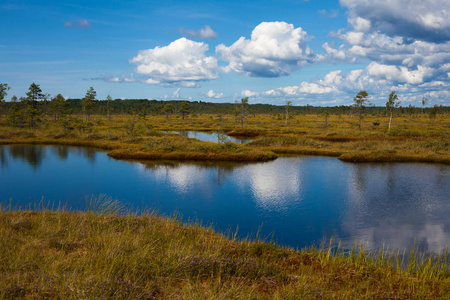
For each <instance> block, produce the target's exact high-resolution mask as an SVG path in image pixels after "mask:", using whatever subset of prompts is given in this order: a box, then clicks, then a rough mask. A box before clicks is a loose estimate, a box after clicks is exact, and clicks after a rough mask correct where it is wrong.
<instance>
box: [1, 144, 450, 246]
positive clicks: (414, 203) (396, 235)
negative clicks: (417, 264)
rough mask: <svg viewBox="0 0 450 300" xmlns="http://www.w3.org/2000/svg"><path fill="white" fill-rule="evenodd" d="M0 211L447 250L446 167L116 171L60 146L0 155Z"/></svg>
mask: <svg viewBox="0 0 450 300" xmlns="http://www.w3.org/2000/svg"><path fill="white" fill-rule="evenodd" d="M0 163H1V165H0V166H1V168H0V191H1V193H0V203H1V205H2V206H3V207H5V206H8V205H9V204H10V203H12V205H13V206H16V207H18V206H21V207H27V206H29V205H30V204H34V203H38V202H40V201H41V200H42V199H44V200H45V201H46V202H52V203H55V206H58V204H59V203H61V204H62V205H65V206H66V207H67V208H69V209H73V210H83V209H85V208H86V197H91V196H92V195H94V196H97V195H101V194H106V195H108V196H111V197H112V198H114V199H117V200H119V201H120V202H121V203H122V204H124V205H125V206H126V207H132V208H134V209H141V210H143V209H151V210H155V211H156V212H158V213H160V214H162V215H167V216H170V215H172V214H173V213H174V212H177V213H178V214H181V215H182V216H183V221H187V220H194V219H198V220H202V223H203V224H204V225H211V224H212V226H213V227H214V228H215V229H216V230H218V231H221V232H227V231H231V232H233V233H234V232H236V231H237V232H238V236H240V237H247V236H250V237H254V236H255V235H256V234H257V232H258V230H259V231H260V236H262V237H268V239H269V240H273V241H275V242H277V243H279V244H282V245H286V246H291V247H296V248H300V247H304V246H308V245H312V244H320V243H321V242H322V241H323V239H324V238H325V239H330V238H334V239H335V240H336V241H338V240H340V241H341V242H342V245H343V246H344V247H348V248H350V247H351V246H352V244H353V243H354V241H355V239H356V238H357V239H358V241H359V242H362V243H365V244H366V245H367V246H368V247H369V248H379V247H381V246H383V244H384V245H385V247H389V248H390V249H393V248H399V249H403V248H411V247H412V245H414V243H416V244H418V245H419V247H420V249H421V250H423V251H431V250H439V249H441V248H443V247H445V246H446V245H450V217H449V216H450V196H449V195H450V167H449V166H445V165H433V164H393V163H389V164H349V163H344V162H341V161H339V160H338V159H336V158H329V157H315V156H303V157H282V158H278V159H277V160H275V161H272V162H267V163H257V164H198V163H173V162H172V163H167V162H166V163H164V162H129V161H116V160H114V159H111V158H109V157H108V156H107V155H106V153H104V152H99V151H96V150H93V149H87V148H75V147H63V146H21V145H12V146H0Z"/></svg>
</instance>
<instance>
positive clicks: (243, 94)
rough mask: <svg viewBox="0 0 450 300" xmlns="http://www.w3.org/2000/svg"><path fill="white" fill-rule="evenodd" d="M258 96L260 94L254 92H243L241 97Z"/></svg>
mask: <svg viewBox="0 0 450 300" xmlns="http://www.w3.org/2000/svg"><path fill="white" fill-rule="evenodd" d="M258 95H259V93H256V92H252V91H250V90H243V91H242V92H241V97H255V96H258Z"/></svg>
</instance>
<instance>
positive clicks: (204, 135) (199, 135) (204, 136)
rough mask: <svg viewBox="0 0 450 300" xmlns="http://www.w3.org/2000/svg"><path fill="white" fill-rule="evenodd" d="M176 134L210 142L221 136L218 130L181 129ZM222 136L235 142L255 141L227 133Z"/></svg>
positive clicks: (217, 139)
mask: <svg viewBox="0 0 450 300" xmlns="http://www.w3.org/2000/svg"><path fill="white" fill-rule="evenodd" d="M176 134H179V135H181V136H185V137H188V138H193V139H197V140H200V141H208V142H215V143H217V142H219V136H218V134H217V133H216V132H204V131H179V132H176ZM222 136H224V137H226V140H227V141H230V142H233V143H235V144H247V143H250V142H251V141H253V139H251V138H250V139H248V138H242V139H241V138H236V137H231V136H228V135H226V134H222Z"/></svg>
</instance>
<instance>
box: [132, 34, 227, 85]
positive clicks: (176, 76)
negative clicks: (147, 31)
mask: <svg viewBox="0 0 450 300" xmlns="http://www.w3.org/2000/svg"><path fill="white" fill-rule="evenodd" d="M206 51H208V45H207V44H204V43H200V42H194V41H191V40H189V39H186V38H180V39H178V40H176V41H174V42H172V43H170V44H169V45H168V46H164V47H155V48H154V49H148V50H141V51H139V53H138V55H137V56H136V57H134V58H133V59H131V60H130V63H132V64H135V65H136V69H135V71H136V73H138V74H141V75H145V76H147V77H148V79H146V80H145V83H148V84H159V85H162V86H181V87H196V86H198V82H199V81H207V80H212V79H216V78H218V77H219V75H218V64H217V59H216V58H214V57H211V56H206V55H205V52H206Z"/></svg>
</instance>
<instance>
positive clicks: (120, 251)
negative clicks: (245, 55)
mask: <svg viewBox="0 0 450 300" xmlns="http://www.w3.org/2000/svg"><path fill="white" fill-rule="evenodd" d="M0 237H1V238H0V278H1V280H0V299H324V298H325V299H445V298H447V297H448V295H449V294H450V276H449V275H450V274H449V269H448V261H447V258H448V253H444V254H441V255H440V256H438V257H437V258H435V260H432V259H427V258H424V257H422V256H419V255H417V254H414V253H412V256H411V257H413V258H412V259H410V260H409V262H407V263H406V260H405V264H404V267H401V264H402V262H401V258H400V256H399V255H395V254H394V255H392V253H391V254H389V253H386V252H385V251H384V252H383V251H380V252H377V251H374V252H368V251H364V250H361V249H360V251H359V253H358V254H356V253H353V252H350V253H347V254H345V253H344V252H343V251H336V250H332V249H326V248H323V249H317V248H308V249H303V250H298V251H296V250H292V249H286V248H282V247H279V246H276V245H274V244H272V243H265V242H262V241H248V240H244V241H237V240H235V239H233V236H230V237H228V238H227V237H225V236H223V235H220V234H217V233H215V232H214V231H213V230H212V229H211V228H204V227H202V226H200V225H199V224H195V223H191V224H187V225H186V224H185V225H183V224H181V223H180V221H178V220H176V219H175V218H162V217H158V216H155V215H152V214H144V215H139V216H137V215H118V214H116V213H114V212H113V211H112V210H110V211H109V212H108V210H105V213H94V212H85V213H81V212H76V213H73V212H72V213H70V212H64V211H57V212H50V211H40V212H31V211H9V212H6V211H2V212H0Z"/></svg>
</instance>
